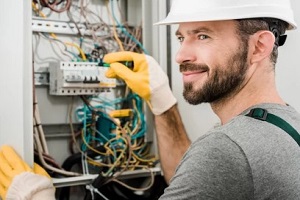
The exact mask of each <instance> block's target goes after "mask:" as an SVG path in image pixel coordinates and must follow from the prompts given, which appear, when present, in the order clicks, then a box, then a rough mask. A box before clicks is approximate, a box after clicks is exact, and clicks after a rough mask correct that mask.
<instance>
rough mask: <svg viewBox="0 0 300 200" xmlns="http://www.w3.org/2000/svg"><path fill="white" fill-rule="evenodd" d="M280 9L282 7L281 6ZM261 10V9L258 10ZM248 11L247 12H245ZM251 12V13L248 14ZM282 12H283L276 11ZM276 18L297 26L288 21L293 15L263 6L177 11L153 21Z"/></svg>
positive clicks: (293, 22) (160, 23)
mask: <svg viewBox="0 0 300 200" xmlns="http://www.w3.org/2000/svg"><path fill="white" fill-rule="evenodd" d="M254 9H255V12H249V10H254ZM273 9H279V8H277V7H276V8H273ZM281 9H282V8H281ZM260 10H261V11H260ZM212 13H213V14H212ZM224 13H232V14H231V15H229V16H224ZM247 13H248V14H247ZM249 13H251V14H249ZM278 13H283V12H278ZM285 13H292V12H291V11H290V10H288V11H287V12H285ZM263 17H268V18H276V19H281V20H283V21H286V22H287V23H288V24H289V27H288V30H293V29H296V28H297V24H296V22H295V21H290V20H289V19H293V16H282V15H280V14H276V12H274V10H273V11H272V12H270V13H268V12H266V9H264V8H263V7H261V6H260V7H252V8H249V7H241V8H236V7H235V8H234V9H233V8H228V9H222V10H218V9H215V10H211V9H210V10H202V11H201V10H199V12H197V13H188V14H184V13H182V14H181V13H177V14H172V13H169V15H168V16H167V17H166V18H165V19H163V20H161V21H159V22H157V23H155V24H154V25H171V24H180V23H185V22H201V21H223V20H234V19H249V18H263Z"/></svg>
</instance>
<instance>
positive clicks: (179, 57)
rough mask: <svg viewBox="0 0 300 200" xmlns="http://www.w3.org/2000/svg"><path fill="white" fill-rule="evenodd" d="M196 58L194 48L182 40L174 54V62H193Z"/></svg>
mask: <svg viewBox="0 0 300 200" xmlns="http://www.w3.org/2000/svg"><path fill="white" fill-rule="evenodd" d="M196 59H197V57H196V52H195V49H193V48H192V45H188V44H187V43H184V42H183V43H182V44H181V46H180V48H179V50H178V52H177V54H176V57H175V60H176V62H177V63H178V64H181V63H186V62H194V61H195V60H196Z"/></svg>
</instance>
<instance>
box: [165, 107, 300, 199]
mask: <svg viewBox="0 0 300 200" xmlns="http://www.w3.org/2000/svg"><path fill="white" fill-rule="evenodd" d="M255 107H260V108H264V109H266V110H268V112H269V113H272V114H275V115H277V116H280V117H281V118H283V119H284V120H286V121H287V122H288V123H290V125H292V126H293V127H294V128H295V129H296V130H297V131H298V132H299V133H300V115H299V113H298V112H297V111H295V109H293V108H292V107H291V106H283V105H277V104H261V105H258V106H255ZM249 110H250V109H249ZM249 110H247V111H245V112H244V113H242V115H239V116H237V117H235V118H234V119H232V120H231V121H230V122H228V123H227V124H225V125H223V126H218V127H215V128H214V129H213V130H211V131H209V132H208V133H207V134H206V135H204V136H202V137H200V138H199V139H197V140H196V141H195V142H193V143H192V145H191V146H190V148H189V149H188V151H187V152H186V154H185V155H184V156H183V158H182V161H181V163H180V164H179V166H178V167H177V170H176V174H175V176H174V177H173V178H172V180H171V183H170V186H169V187H168V188H166V190H165V193H164V194H163V195H162V196H161V198H160V200H165V199H171V200H176V199H178V200H184V199H188V200H194V199H198V200H210V199H214V200H215V199H218V200H237V199H238V200H247V199H251V200H254V199H255V200H263V199H265V200H273V199H278V200H296V199H300V147H299V146H298V144H297V143H296V142H295V141H294V140H293V138H292V137H291V136H289V135H288V133H286V132H285V131H283V130H282V129H280V128H278V127H277V126H275V125H273V124H270V123H268V122H264V121H260V120H257V119H253V118H250V117H247V116H244V115H245V114H246V113H248V112H249Z"/></svg>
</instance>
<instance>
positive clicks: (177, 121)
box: [155, 105, 191, 183]
mask: <svg viewBox="0 0 300 200" xmlns="http://www.w3.org/2000/svg"><path fill="white" fill-rule="evenodd" d="M155 127H156V132H157V142H158V148H159V157H160V162H161V166H162V170H163V173H164V177H165V180H166V181H167V182H168V183H169V181H170V179H171V178H172V176H173V175H174V173H175V169H176V167H177V165H178V163H179V162H180V160H181V157H182V156H183V154H184V153H185V152H186V150H187V149H188V147H189V146H190V143H191V142H190V140H189V138H188V136H187V134H186V131H185V128H184V126H183V123H182V120H181V117H180V114H179V111H178V108H177V105H174V106H172V107H171V108H170V109H169V110H167V111H166V112H164V113H163V114H161V115H157V116H155Z"/></svg>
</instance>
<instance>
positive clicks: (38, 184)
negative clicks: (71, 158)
mask: <svg viewBox="0 0 300 200" xmlns="http://www.w3.org/2000/svg"><path fill="white" fill-rule="evenodd" d="M54 192H55V189H54V187H53V184H52V181H51V179H50V176H49V175H48V174H47V172H46V171H45V170H44V169H43V168H42V167H40V166H39V165H37V164H35V165H34V167H33V169H31V168H30V167H29V166H28V164H26V163H25V162H24V161H23V160H22V158H21V157H20V156H19V155H18V154H17V153H16V152H15V151H14V149H13V148H12V147H10V146H7V145H4V146H2V147H1V150H0V196H1V199H2V200H25V199H30V200H37V199H43V200H50V199H51V200H54V199H55V196H54Z"/></svg>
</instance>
